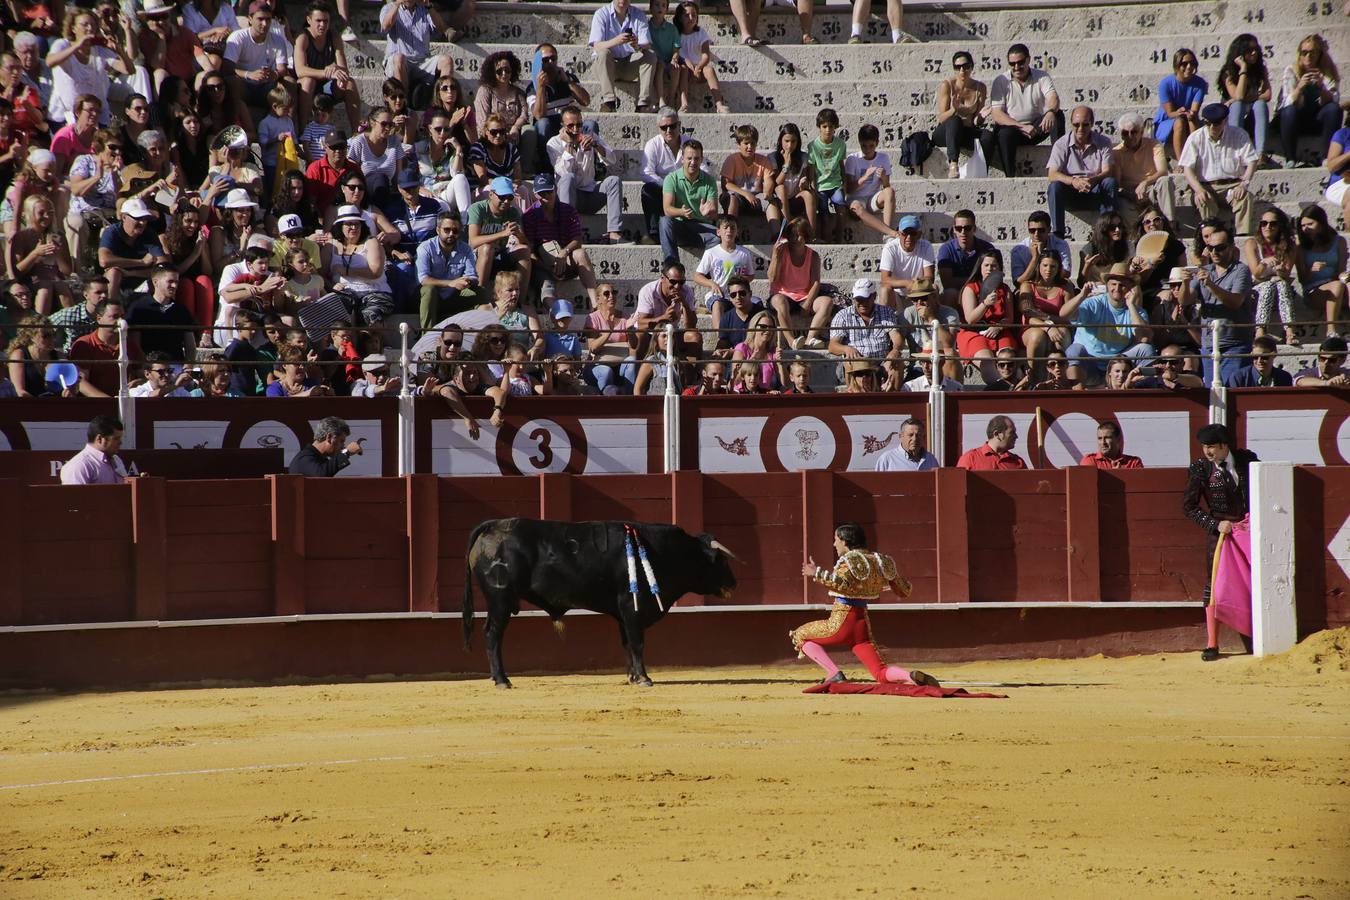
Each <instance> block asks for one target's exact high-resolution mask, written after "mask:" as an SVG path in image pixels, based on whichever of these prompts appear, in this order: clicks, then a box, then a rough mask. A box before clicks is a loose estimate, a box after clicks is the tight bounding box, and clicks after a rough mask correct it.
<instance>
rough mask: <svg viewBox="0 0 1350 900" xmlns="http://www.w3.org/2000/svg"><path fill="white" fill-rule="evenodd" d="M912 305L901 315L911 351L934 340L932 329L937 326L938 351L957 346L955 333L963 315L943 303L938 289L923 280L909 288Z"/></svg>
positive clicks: (916, 281)
mask: <svg viewBox="0 0 1350 900" xmlns="http://www.w3.org/2000/svg"><path fill="white" fill-rule="evenodd" d="M908 297H909V300H910V305H909V306H906V307H905V308H904V310H903V311H902V312H901V313H900V317H901V318H902V319H904V322H905V325H907V326H908V329H907V336H906V340H907V341H908V343H909V348H910V350H911V351H917V350H918V349H919V348H920V347H921V346H923V345H924V344H926V343H928V344H931V343H932V340H933V326H934V325H936V326H937V341H938V347H939V348H941V349H942V351H943V352H944V353H945V352H947V351H949V350H951V349H952V347H953V346H954V344H955V342H956V338H955V337H954V333H955V332H956V330H957V329H959V328H960V327H961V311H960V310H958V309H955V308H953V307H951V306H947V305H945V304H943V303H941V302H940V300H939V294H938V291H937V288H935V287H934V286H933V283H932V282H931V281H928V280H927V279H924V278H919V279H915V281H914V282H913V283H912V284H911V285H910V288H909V293H908Z"/></svg>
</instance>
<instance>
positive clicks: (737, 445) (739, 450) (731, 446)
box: [713, 434, 750, 456]
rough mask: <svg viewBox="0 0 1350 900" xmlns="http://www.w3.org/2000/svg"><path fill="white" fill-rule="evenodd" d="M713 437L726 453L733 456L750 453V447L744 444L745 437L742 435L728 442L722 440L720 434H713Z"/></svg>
mask: <svg viewBox="0 0 1350 900" xmlns="http://www.w3.org/2000/svg"><path fill="white" fill-rule="evenodd" d="M713 437H714V438H715V439H716V440H717V443H718V444H719V445H720V446H721V447H722V449H723V450H725V451H727V452H728V453H730V454H732V455H734V456H749V455H750V448H748V447H747V446H746V445H745V441H746V439H745V438H743V437H738V438H733V439H732V440H731V442H730V443H728V442H726V441H724V440H722V437H721V436H720V435H716V434H715V435H713Z"/></svg>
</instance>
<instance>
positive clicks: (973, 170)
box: [961, 138, 989, 178]
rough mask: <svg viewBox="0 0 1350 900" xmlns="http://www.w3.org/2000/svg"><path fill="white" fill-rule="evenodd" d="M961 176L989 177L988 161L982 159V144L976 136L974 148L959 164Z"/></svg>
mask: <svg viewBox="0 0 1350 900" xmlns="http://www.w3.org/2000/svg"><path fill="white" fill-rule="evenodd" d="M961 177H962V178H988V177H989V163H987V162H985V159H984V145H983V144H981V143H980V141H979V139H978V138H977V139H976V140H975V150H974V151H973V152H972V153H971V154H970V156H969V158H967V159H966V161H965V162H964V163H962V164H961Z"/></svg>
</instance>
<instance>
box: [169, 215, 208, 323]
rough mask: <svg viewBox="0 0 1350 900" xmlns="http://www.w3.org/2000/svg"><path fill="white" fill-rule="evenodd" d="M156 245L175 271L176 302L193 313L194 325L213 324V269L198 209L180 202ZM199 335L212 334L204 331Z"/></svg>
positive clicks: (205, 231)
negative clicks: (176, 272) (162, 251)
mask: <svg viewBox="0 0 1350 900" xmlns="http://www.w3.org/2000/svg"><path fill="white" fill-rule="evenodd" d="M159 243H160V246H161V247H163V248H164V255H165V257H166V259H167V261H168V262H169V263H170V264H171V265H172V266H173V267H174V268H175V269H177V270H178V294H177V298H178V302H179V303H181V304H183V306H184V307H186V308H187V309H188V311H189V312H191V313H192V320H193V321H194V322H202V323H207V322H214V321H215V320H216V289H215V280H214V278H215V273H216V269H215V266H214V265H212V260H211V240H210V233H209V231H208V229H207V228H206V226H204V225H203V224H202V213H201V210H200V209H198V208H197V207H195V206H193V205H192V204H190V203H179V204H178V208H177V209H176V210H175V211H174V214H173V218H171V219H170V220H169V224H168V225H167V226H165V228H164V233H163V234H162V235H160V238H159ZM202 333H203V334H204V335H209V334H210V333H211V332H210V329H204V330H203V332H202Z"/></svg>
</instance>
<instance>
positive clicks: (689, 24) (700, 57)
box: [674, 0, 731, 113]
mask: <svg viewBox="0 0 1350 900" xmlns="http://www.w3.org/2000/svg"><path fill="white" fill-rule="evenodd" d="M675 27H676V29H677V30H678V31H679V32H680V52H679V55H678V56H677V57H676V58H675V73H674V78H675V82H676V83H675V85H674V88H675V90H676V92H677V93H678V94H679V96H680V112H688V111H689V94H690V91H691V90H692V89H693V86H694V82H696V81H701V82H703V83H705V84H707V86H708V96H710V97H711V98H712V100H713V102H714V103H715V104H716V107H715V108H716V111H717V112H719V113H729V112H731V107H730V106H728V105H727V103H726V101H725V100H723V99H722V85H721V83H720V82H718V80H717V67H716V66H714V65H713V55H712V39H711V38H710V37H709V36H708V32H707V31H705V30H703V29H702V28H700V27H699V24H698V4H697V3H692V2H689V0H686V2H684V3H681V4H679V5H678V6H677V7H676V8H675Z"/></svg>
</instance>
